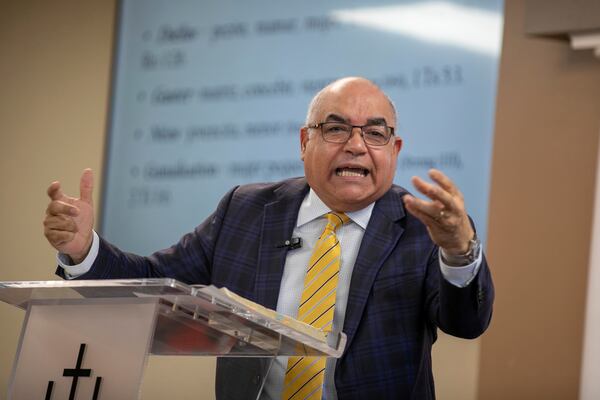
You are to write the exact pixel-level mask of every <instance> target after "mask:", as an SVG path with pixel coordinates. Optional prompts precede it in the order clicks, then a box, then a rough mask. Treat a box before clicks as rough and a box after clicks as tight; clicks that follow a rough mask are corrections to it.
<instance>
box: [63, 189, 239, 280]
mask: <svg viewBox="0 0 600 400" xmlns="http://www.w3.org/2000/svg"><path fill="white" fill-rule="evenodd" d="M236 189H237V187H236V188H233V189H231V190H230V191H229V192H228V193H227V194H226V195H225V196H224V197H223V198H222V199H221V201H220V202H219V205H218V207H217V209H216V210H215V211H214V212H213V213H212V214H211V215H210V216H209V217H208V218H206V220H204V222H202V223H201V224H200V225H198V226H197V227H196V228H195V229H194V230H193V231H192V232H190V233H187V234H185V235H184V236H183V237H182V238H181V239H180V240H179V241H178V242H177V243H176V244H174V245H173V246H171V247H169V248H167V249H164V250H160V251H157V252H155V253H153V254H152V255H150V256H148V257H142V256H139V255H136V254H131V253H126V252H124V251H121V250H120V249H119V248H117V247H116V246H114V245H112V244H110V243H109V242H108V241H106V240H105V239H104V238H102V237H101V238H100V247H99V251H98V256H97V257H96V260H95V261H94V263H93V265H92V267H91V269H90V270H89V271H88V272H86V273H85V274H83V275H81V276H79V277H78V278H77V279H135V278H173V279H177V280H179V281H181V282H184V283H188V284H205V285H207V284H210V282H211V269H212V260H213V255H214V250H215V246H216V243H217V240H218V238H219V234H220V232H221V226H222V224H223V219H224V218H225V214H226V213H227V209H228V207H229V203H230V201H231V198H232V196H233V193H234V191H235V190H236ZM56 273H57V275H59V276H61V277H63V278H64V270H63V269H62V268H60V267H59V268H58V269H57V271H56Z"/></svg>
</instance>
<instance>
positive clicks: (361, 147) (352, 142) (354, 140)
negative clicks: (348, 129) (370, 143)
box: [344, 127, 367, 155]
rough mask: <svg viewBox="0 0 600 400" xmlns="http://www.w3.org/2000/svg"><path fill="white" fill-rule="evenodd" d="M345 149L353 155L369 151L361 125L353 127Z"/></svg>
mask: <svg viewBox="0 0 600 400" xmlns="http://www.w3.org/2000/svg"><path fill="white" fill-rule="evenodd" d="M344 150H345V151H347V152H349V153H352V154H353V155H359V154H364V153H366V152H367V144H366V143H365V141H364V139H363V137H362V131H361V129H360V128H359V127H353V128H352V133H351V134H350V139H348V141H347V142H346V144H345V145H344Z"/></svg>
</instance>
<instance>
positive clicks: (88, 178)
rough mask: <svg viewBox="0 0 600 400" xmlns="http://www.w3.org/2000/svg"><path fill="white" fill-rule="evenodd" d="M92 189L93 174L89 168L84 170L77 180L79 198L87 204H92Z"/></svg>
mask: <svg viewBox="0 0 600 400" xmlns="http://www.w3.org/2000/svg"><path fill="white" fill-rule="evenodd" d="M93 189H94V174H93V172H92V170H91V168H86V169H84V170H83V173H82V174H81V179H80V180H79V197H80V198H81V200H83V201H85V202H86V203H88V204H92V191H93Z"/></svg>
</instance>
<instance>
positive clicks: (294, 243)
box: [275, 237, 302, 250]
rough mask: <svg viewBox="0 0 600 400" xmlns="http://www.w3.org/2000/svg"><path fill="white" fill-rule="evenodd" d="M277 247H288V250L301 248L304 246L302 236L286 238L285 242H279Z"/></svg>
mask: <svg viewBox="0 0 600 400" xmlns="http://www.w3.org/2000/svg"><path fill="white" fill-rule="evenodd" d="M275 247H277V248H279V249H281V248H284V247H287V248H288V250H294V249H299V248H300V247H302V238H300V237H293V238H291V239H288V240H286V241H285V242H283V243H279V244H278V245H277V246H275Z"/></svg>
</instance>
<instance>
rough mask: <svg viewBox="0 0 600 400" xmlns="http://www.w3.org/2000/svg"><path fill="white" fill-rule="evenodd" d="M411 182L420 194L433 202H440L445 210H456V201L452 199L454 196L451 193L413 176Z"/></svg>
mask: <svg viewBox="0 0 600 400" xmlns="http://www.w3.org/2000/svg"><path fill="white" fill-rule="evenodd" d="M411 181H412V184H413V185H414V186H415V188H417V190H418V191H419V192H421V193H423V194H424V195H425V196H427V197H429V198H430V199H431V200H434V201H437V202H439V203H440V204H441V205H442V206H443V207H444V208H446V209H448V210H453V209H454V208H455V207H454V206H455V205H454V199H453V198H452V195H450V193H448V192H447V191H445V190H444V189H443V188H441V187H439V186H437V185H432V184H431V183H428V182H425V181H424V180H423V179H421V178H419V177H418V176H413V177H412V179H411Z"/></svg>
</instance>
